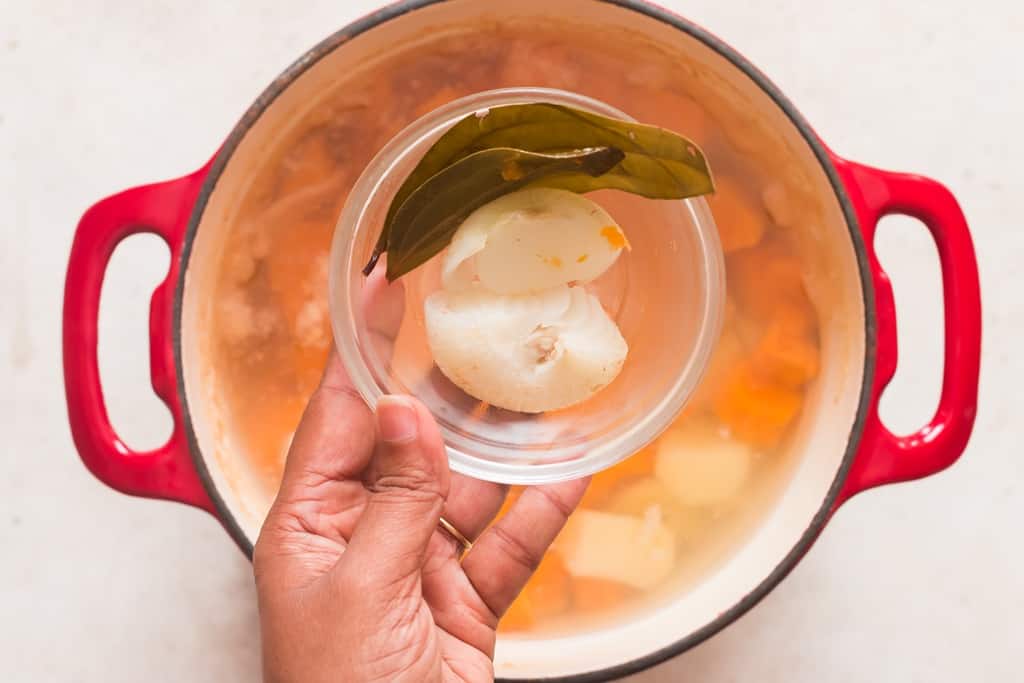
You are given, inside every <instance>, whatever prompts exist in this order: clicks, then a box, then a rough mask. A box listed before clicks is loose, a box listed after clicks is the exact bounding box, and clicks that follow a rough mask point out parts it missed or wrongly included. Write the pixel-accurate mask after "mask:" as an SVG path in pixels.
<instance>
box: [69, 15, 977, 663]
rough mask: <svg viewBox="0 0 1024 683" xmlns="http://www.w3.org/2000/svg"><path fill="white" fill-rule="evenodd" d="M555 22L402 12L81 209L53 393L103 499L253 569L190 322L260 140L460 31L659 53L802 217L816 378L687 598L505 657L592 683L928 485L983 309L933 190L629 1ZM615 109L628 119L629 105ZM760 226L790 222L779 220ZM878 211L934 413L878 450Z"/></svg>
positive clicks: (755, 595)
mask: <svg viewBox="0 0 1024 683" xmlns="http://www.w3.org/2000/svg"><path fill="white" fill-rule="evenodd" d="M552 6H553V5H552V3H550V2H545V1H544V0H521V2H518V3H480V2H475V1H473V0H414V1H409V2H402V3H398V4H395V5H392V6H390V7H388V8H386V9H383V10H381V11H379V12H377V13H375V14H373V15H370V16H368V17H366V18H364V19H362V20H360V21H358V22H356V23H354V24H351V25H349V26H348V27H346V28H344V29H343V30H341V31H339V32H338V33H336V34H334V35H333V36H331V37H330V38H328V39H327V40H325V41H324V42H323V43H321V44H320V45H318V46H316V47H315V48H313V49H312V50H311V51H310V52H308V53H307V54H305V55H303V56H302V57H300V58H299V59H298V61H296V62H295V64H294V65H293V66H291V67H290V68H289V69H288V70H287V71H285V72H284V73H283V74H282V75H281V76H280V77H279V78H278V79H277V80H275V81H274V82H273V83H272V84H271V86H270V87H269V88H268V89H267V90H266V91H265V92H264V93H263V94H262V95H261V96H260V97H259V98H258V99H257V100H256V102H255V103H254V104H253V105H252V107H251V108H250V109H249V110H248V111H247V112H246V114H245V115H244V116H243V118H242V119H241V121H240V122H239V123H238V125H237V126H236V127H235V129H234V130H233V131H232V132H231V134H230V136H229V137H228V139H227V141H226V142H225V143H224V145H223V146H222V147H221V149H220V150H219V151H218V152H217V154H216V155H215V156H214V157H213V159H211V160H210V161H209V162H208V163H207V164H206V165H204V166H203V167H202V168H201V169H199V170H198V171H196V172H195V173H192V174H190V175H187V176H185V177H182V178H179V179H176V180H171V181H168V182H164V183H158V184H154V185H147V186H144V187H138V188H135V189H131V190H127V191H125V192H122V193H120V194H117V195H114V196H112V197H108V198H107V199H104V200H102V201H101V202H99V203H97V204H96V205H95V206H93V207H92V208H90V209H89V210H88V211H87V212H86V213H85V215H84V216H83V217H82V219H81V222H80V223H79V225H78V229H77V232H76V235H75V239H74V244H73V246H72V250H71V256H70V262H69V265H68V272H67V283H66V289H65V299H64V329H63V334H64V374H65V385H66V392H67V403H68V413H69V419H70V423H71V429H72V433H73V435H74V439H75V443H76V445H77V448H78V451H79V453H80V455H81V457H82V460H83V461H84V463H85V464H86V466H87V467H88V468H89V469H90V470H91V471H92V472H93V473H94V474H95V475H96V476H97V477H98V478H99V479H100V480H102V481H103V482H105V483H107V484H108V485H110V486H111V487H113V488H115V489H117V490H119V491H122V492H124V493H128V494H131V495H137V496H144V497H150V498H162V499H168V500H175V501H179V502H183V503H187V504H189V505H193V506H196V507H199V508H201V509H204V510H206V511H208V512H210V513H211V514H213V515H215V516H216V517H217V518H218V519H219V520H220V521H221V523H222V524H223V525H224V527H225V528H226V529H227V530H228V532H229V533H230V534H231V536H232V537H233V538H234V540H235V541H236V542H237V543H238V544H239V546H240V547H241V548H242V549H243V550H244V551H245V552H247V553H251V551H252V545H253V542H254V540H255V538H256V536H257V534H258V531H259V527H260V524H261V522H262V511H263V510H265V507H264V506H263V503H262V502H259V501H256V502H254V500H253V494H252V492H251V490H249V489H248V488H247V487H246V486H245V485H244V483H243V484H240V483H239V480H238V478H237V477H236V476H234V474H233V470H235V469H237V467H238V463H237V462H236V460H233V459H232V449H231V444H230V440H227V441H225V439H224V438H223V437H222V435H220V434H219V433H218V431H217V427H216V425H217V423H218V420H219V413H218V407H217V405H216V404H215V402H214V401H212V399H211V398H210V395H209V386H208V383H209V373H207V372H204V370H203V366H202V362H201V361H202V358H203V345H204V344H205V343H208V342H209V340H208V339H207V338H206V337H207V335H205V334H204V330H205V329H206V327H205V324H204V321H206V320H208V319H209V316H210V311H209V299H210V298H211V297H210V291H211V286H212V282H213V280H212V278H213V277H214V273H213V270H214V267H215V265H216V262H217V254H218V253H219V252H218V250H219V249H220V248H221V247H222V246H223V238H224V236H223V233H224V232H225V230H224V229H223V226H224V225H226V224H228V223H229V222H230V221H229V218H230V212H231V208H232V206H233V204H232V203H233V202H234V201H236V200H237V197H238V195H239V193H240V192H241V189H240V188H242V187H243V186H244V183H245V180H246V177H247V169H250V168H251V167H252V165H253V164H254V163H256V161H257V160H258V157H259V154H260V152H261V150H262V149H263V148H265V147H266V146H267V141H269V140H272V139H274V137H275V136H276V135H279V134H281V131H282V130H284V129H285V128H286V126H287V124H288V122H289V121H290V120H291V119H292V118H293V117H294V115H295V112H296V111H297V110H299V109H300V108H301V106H302V104H303V103H304V102H305V101H307V100H308V99H309V98H310V97H312V96H313V95H314V94H315V93H317V92H318V91H320V90H322V89H324V88H326V87H329V85H330V83H331V82H332V80H336V79H338V78H342V77H344V76H345V74H346V73H348V72H349V71H351V70H352V69H355V68H357V67H360V66H361V65H366V64H371V63H372V62H373V59H374V58H376V57H377V56H379V55H381V54H384V53H387V52H388V51H391V50H395V49H398V47H399V46H402V45H411V44H413V43H416V42H417V41H421V40H423V39H424V36H431V35H436V34H439V33H444V32H445V31H452V32H454V31H455V29H456V28H457V27H461V28H460V29H459V30H465V31H469V32H472V31H473V30H474V28H473V27H475V26H483V25H496V24H506V23H515V22H526V23H527V24H529V23H530V22H544V21H548V20H551V21H557V20H558V19H559V18H560V17H561V18H563V20H564V17H571V18H572V19H571V21H572V24H573V25H574V26H584V27H587V28H588V30H590V31H592V32H593V33H592V35H601V36H607V37H608V38H609V39H610V40H615V37H616V36H618V35H621V36H626V35H628V36H630V37H631V39H637V37H640V38H643V39H644V40H649V41H651V43H652V44H657V45H658V46H659V49H661V50H663V51H664V52H665V54H671V55H673V60H674V62H673V63H674V64H676V65H677V66H678V70H679V72H678V74H677V75H679V76H680V78H685V79H687V82H688V83H691V84H692V85H693V88H694V89H695V91H696V92H697V93H698V94H699V95H700V97H701V98H702V102H706V103H707V104H708V106H709V107H712V108H713V109H714V110H715V112H716V115H717V116H718V117H719V118H720V119H721V120H722V121H723V128H724V130H725V132H726V134H727V135H728V136H729V137H730V139H732V142H733V143H734V144H735V145H737V146H738V147H741V148H742V147H746V148H748V149H749V150H750V153H751V154H757V153H758V150H759V149H761V150H763V149H770V150H771V154H772V158H773V159H774V160H776V161H777V162H778V168H779V176H780V178H781V179H782V180H781V181H780V182H782V183H783V185H782V187H781V191H782V194H783V196H784V197H786V198H788V201H791V202H797V200H798V199H799V202H802V203H801V204H799V207H798V208H799V211H798V213H799V215H800V216H801V217H803V218H805V219H806V220H804V221H803V225H802V226H795V227H793V228H792V229H793V230H795V231H797V233H796V234H797V238H798V240H801V241H802V243H803V244H805V246H806V255H807V259H806V260H807V262H808V263H809V264H812V265H813V264H817V265H816V266H815V267H816V268H817V273H814V272H812V273H809V275H808V277H810V278H812V279H815V281H816V282H817V283H818V285H819V286H818V287H817V288H816V289H817V291H818V292H819V300H817V301H816V302H815V303H816V305H817V307H818V310H819V312H822V311H827V312H828V314H827V315H822V323H821V324H822V329H821V336H822V362H821V366H822V367H821V373H820V375H819V377H818V379H817V380H816V382H815V385H814V387H813V389H812V392H811V394H810V400H809V402H808V404H807V406H806V407H805V410H804V413H803V415H802V417H801V418H800V421H799V424H798V425H797V427H796V429H795V435H794V438H793V440H792V443H793V446H792V447H793V448H797V449H799V454H800V456H799V458H798V460H797V464H796V466H795V469H794V472H793V474H792V476H791V478H790V481H789V483H788V486H787V487H786V490H785V491H784V493H783V494H782V495H781V497H780V499H779V500H778V501H777V502H776V503H775V504H774V505H773V506H772V508H771V510H770V511H769V512H768V513H767V514H766V517H765V519H764V520H763V521H762V522H761V524H760V526H759V527H758V529H757V531H756V532H755V533H753V535H751V536H750V538H748V539H747V540H746V541H745V543H744V544H743V546H742V547H741V548H740V549H739V550H737V551H736V552H735V553H734V554H733V555H732V556H730V557H729V559H728V560H727V561H726V562H725V563H724V564H722V565H721V566H720V567H719V568H718V569H717V570H716V571H714V572H713V574H712V575H710V576H708V577H707V578H706V579H705V580H703V581H702V582H701V583H700V584H699V585H698V586H697V587H695V588H694V589H693V590H690V591H687V592H685V593H684V594H680V595H677V596H675V597H673V598H671V599H666V601H665V602H664V603H663V604H661V606H659V607H658V608H657V609H652V610H649V611H647V612H645V613H642V614H637V615H635V616H634V617H633V618H631V619H628V620H625V621H623V622H620V623H616V624H614V625H607V626H602V627H600V628H597V629H595V630H590V631H588V632H586V633H580V634H575V635H573V634H570V635H565V636H561V637H556V638H553V637H545V638H537V639H531V638H529V637H521V638H514V639H513V638H502V639H500V640H499V644H498V649H497V653H496V656H495V666H496V672H497V675H498V676H499V677H503V678H507V679H509V680H537V679H545V680H556V679H557V680H574V681H583V680H606V679H609V678H613V677H616V676H621V675H625V674H628V673H631V672H635V671H638V670H640V669H643V668H645V667H648V666H651V665H653V664H655V663H658V662H660V661H663V660H665V659H667V658H669V657H672V656H674V655H677V654H679V653H680V652H682V651H684V650H686V649H687V648H690V647H692V646H694V645H695V644H697V643H699V642H701V641H702V640H704V639H706V638H708V637H709V636H711V635H712V634H714V633H715V632H717V631H718V630H720V629H722V628H723V627H724V626H726V625H727V624H729V623H730V622H732V621H734V620H735V619H737V618H738V617H739V616H740V615H742V614H743V613H744V612H745V611H746V610H748V609H750V607H752V606H753V605H754V604H755V603H757V602H758V601H759V600H760V599H761V598H763V597H764V596H765V594H767V593H768V591H770V590H771V589H772V588H773V587H774V586H775V585H777V584H778V582H779V581H781V580H782V578H784V577H785V576H786V575H787V574H788V572H789V571H790V570H791V569H792V568H793V566H794V565H795V564H796V563H797V562H798V561H799V560H800V558H801V557H802V556H803V555H804V553H806V552H807V550H808V548H809V547H810V545H811V544H812V543H813V542H814V539H815V538H816V537H817V536H818V534H819V533H820V532H821V530H822V528H823V527H824V526H825V524H826V522H827V521H828V519H829V518H830V516H831V515H832V514H833V513H834V512H835V510H836V509H837V508H838V507H839V506H840V505H842V504H844V503H845V502H846V501H847V500H849V499H850V498H851V497H852V496H854V495H855V494H857V493H859V492H861V491H864V490H866V489H869V488H872V487H875V486H880V485H883V484H889V483H894V482H900V481H906V480H910V479H915V478H920V477H924V476H928V475H931V474H934V473H936V472H939V471H940V470H943V469H945V468H946V467H948V466H950V465H951V464H952V463H953V462H955V461H956V459H957V458H958V457H959V456H960V454H961V453H962V452H963V450H964V448H965V446H966V444H967V441H968V438H969V435H970V432H971V428H972V425H973V422H974V416H975V410H976V398H977V384H978V366H979V356H980V343H981V303H980V293H979V286H978V273H977V264H976V261H975V256H974V250H973V246H972V243H971V237H970V234H969V232H968V228H967V225H966V222H965V220H964V216H963V214H962V212H961V210H960V207H959V206H958V205H957V202H956V200H955V199H954V198H953V196H952V195H951V194H950V192H949V191H948V190H947V189H946V188H945V187H943V186H942V185H940V184H938V183H936V182H935V181H932V180H929V179H926V178H922V177H920V176H916V175H906V174H900V173H891V172H886V171H880V170H877V169H873V168H869V167H866V166H863V165H860V164H857V163H853V162H851V161H848V160H845V159H842V158H840V157H838V156H837V155H835V154H834V153H833V152H831V151H830V150H829V149H828V148H827V147H826V146H825V145H824V144H823V143H822V141H821V140H819V139H818V137H817V136H816V135H815V134H814V132H813V131H812V130H811V128H810V126H809V125H808V124H807V122H806V121H804V119H803V118H802V117H801V116H800V114H799V113H798V112H797V111H796V109H795V108H794V107H793V105H792V104H791V103H790V102H789V101H788V100H787V99H786V98H785V96H783V95H782V93H780V92H779V91H778V89H777V88H776V87H775V86H774V85H772V84H771V83H770V82H769V81H768V79H767V78H766V77H765V76H764V75H763V74H761V73H760V72H759V71H757V69H756V68H755V67H753V66H752V65H751V64H749V63H748V62H747V61H746V60H745V59H744V58H743V57H741V56H740V55H739V54H738V53H737V52H736V51H735V50H733V49H732V48H730V47H728V46H727V45H725V44H724V43H722V41H720V40H719V39H717V38H715V37H714V36H711V35H709V34H708V33H707V32H706V31H704V30H702V29H700V28H699V27H697V26H695V25H693V24H692V23H690V22H688V21H686V20H685V19H682V18H680V17H677V16H675V15H672V14H670V13H668V12H667V11H665V10H662V9H659V8H656V7H654V6H652V5H648V4H645V3H643V2H638V1H636V0H565V2H560V3H558V4H557V7H558V9H557V11H555V10H552V9H551V7H552ZM570 49H571V46H570ZM624 66H629V65H624ZM642 67H643V65H642V64H640V65H631V66H630V67H629V69H623V72H624V73H625V72H629V73H633V72H636V73H641V74H642V77H643V78H657V74H650V73H646V72H643V69H642ZM496 85H498V84H496ZM502 85H503V84H502ZM519 85H553V86H556V87H557V86H559V85H562V84H558V83H553V84H549V83H520V84H519ZM611 104H613V105H618V104H619V103H616V102H615V101H612V102H611ZM623 104H624V105H626V106H623V108H624V109H626V110H627V111H628V103H623ZM356 172H357V173H358V169H357V170H356ZM775 198H776V199H778V196H776V197H775ZM766 199H767V197H766ZM776 208H777V209H778V212H779V213H781V214H786V213H787V211H786V208H787V207H786V206H780V207H776ZM790 208H792V207H790ZM789 213H793V212H792V211H790V212H789ZM893 213H901V214H906V215H910V216H913V217H915V218H918V219H920V220H921V221H922V222H923V223H924V225H925V226H926V227H927V228H928V230H929V232H930V233H931V235H932V237H933V239H934V241H935V244H936V246H937V247H938V254H939V258H940V262H941V269H942V281H943V288H942V293H943V299H944V304H945V363H944V368H943V373H944V375H943V385H942V395H941V400H940V403H939V407H938V410H937V411H936V413H935V415H934V417H933V418H932V420H931V421H930V422H929V423H928V424H927V425H925V426H924V427H922V428H921V429H919V430H917V431H916V432H914V433H912V434H909V435H904V436H897V435H894V434H892V433H891V432H890V431H889V430H887V429H886V428H885V427H884V426H883V425H882V423H881V422H880V420H879V417H878V410H877V406H878V399H879V396H880V394H881V392H882V391H883V390H884V388H885V386H886V385H887V383H888V382H889V380H890V379H891V378H892V376H893V373H894V372H895V369H896V364H897V352H896V348H897V344H896V319H895V310H894V305H893V294H892V289H891V287H890V284H889V281H888V278H887V277H886V275H885V273H884V272H883V271H882V269H881V267H880V266H879V263H878V261H877V259H876V257H875V253H874V248H873V245H872V242H873V237H874V232H875V227H876V224H877V222H878V220H879V219H880V218H881V217H883V216H885V215H888V214H893ZM782 220H785V217H784V216H783V218H782ZM801 231H802V232H801ZM140 232H150V233H154V234H157V235H159V236H161V237H162V238H163V239H164V240H165V241H166V242H167V244H168V246H169V247H170V249H171V253H172V259H171V267H170V272H169V273H168V275H167V278H166V279H165V280H164V282H163V283H162V284H161V285H160V286H159V287H158V288H157V289H156V291H155V292H154V294H153V298H152V305H151V310H150V343H151V372H152V382H153V388H154V390H155V391H156V393H157V394H158V395H159V396H160V398H161V399H162V400H163V401H164V402H165V403H166V404H167V406H168V408H169V409H170V410H171V412H172V414H173V417H174V431H173V434H172V435H171V438H170V439H169V440H168V442H167V443H166V444H164V445H163V446H161V447H160V448H157V449H155V450H153V451H149V452H135V451H132V450H131V449H130V448H128V447H127V446H126V445H125V444H124V443H123V442H122V441H121V440H120V438H119V437H118V436H117V434H116V433H115V431H114V429H113V428H112V426H111V424H110V421H109V419H108V416H107V412H106V409H105V407H104V401H103V394H102V388H101V386H100V380H99V373H98V368H97V353H96V351H97V312H98V305H99V296H100V289H101V284H102V281H103V276H104V271H105V269H106V266H107V263H108V261H109V259H110V256H111V253H112V252H113V250H114V248H115V246H116V245H117V244H118V242H119V241H121V240H122V239H124V238H125V237H127V236H129V235H132V234H135V233H140Z"/></svg>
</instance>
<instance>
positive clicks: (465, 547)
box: [437, 517, 473, 554]
mask: <svg viewBox="0 0 1024 683" xmlns="http://www.w3.org/2000/svg"><path fill="white" fill-rule="evenodd" d="M437 523H438V526H440V527H441V528H442V529H444V530H445V531H447V532H448V535H449V536H451V537H452V538H454V539H455V542H456V543H458V544H459V545H460V546H462V552H461V553H460V554H465V553H468V552H469V551H470V550H472V549H473V542H472V541H470V540H469V539H468V538H466V537H465V536H463V535H462V532H461V531H459V530H458V529H456V528H455V525H453V524H452V523H451V522H449V521H448V520H447V519H445V518H444V517H441V518H440V519H439V520H438V521H437Z"/></svg>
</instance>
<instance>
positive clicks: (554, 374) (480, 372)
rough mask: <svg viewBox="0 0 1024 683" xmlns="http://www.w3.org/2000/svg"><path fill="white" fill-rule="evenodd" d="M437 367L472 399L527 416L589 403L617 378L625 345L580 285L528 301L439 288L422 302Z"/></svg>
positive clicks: (472, 290) (525, 297) (530, 297)
mask: <svg viewBox="0 0 1024 683" xmlns="http://www.w3.org/2000/svg"><path fill="white" fill-rule="evenodd" d="M424 312H425V322H426V328H427V335H428V342H429V344H430V349H431V352H432V353H433V356H434V362H435V363H437V366H438V368H440V369H441V372H443V373H444V374H445V376H446V377H448V379H450V380H451V381H452V382H454V383H455V384H456V385H457V386H458V387H459V388H461V389H462V390H463V391H465V392H466V393H467V394H470V395H471V396H474V397H476V398H477V399H479V400H481V401H484V402H486V403H490V404H491V405H494V406H497V407H499V408H505V409H507V410H515V411H520V412H525V413H540V412H544V411H548V410H557V409H559V408H565V407H568V406H571V405H575V404H577V403H580V402H581V401H584V400H586V399H587V398H589V397H590V396H592V395H593V394H594V393H596V392H598V391H600V390H601V389H602V388H604V387H605V386H607V385H608V384H609V383H610V382H611V381H612V380H613V379H615V377H616V376H617V375H618V373H619V370H621V369H622V364H623V362H624V361H625V358H626V352H627V350H628V349H627V346H626V342H625V340H624V339H623V338H622V334H621V333H620V332H619V328H618V327H616V326H615V323H614V322H612V320H611V319H610V318H609V317H608V314H607V313H606V312H605V310H604V308H602V306H601V303H600V302H599V301H598V300H597V298H596V297H594V296H593V295H592V294H589V293H587V292H586V291H585V290H584V289H583V288H582V287H568V286H566V285H561V286H558V287H554V288H550V289H547V290H545V291H542V292H539V293H536V294H528V295H500V294H494V293H492V292H490V291H487V290H486V289H484V288H483V287H480V286H476V287H471V288H469V289H466V290H463V291H447V290H440V291H438V292H435V293H434V294H432V295H430V296H429V297H428V298H427V300H426V302H425V304H424Z"/></svg>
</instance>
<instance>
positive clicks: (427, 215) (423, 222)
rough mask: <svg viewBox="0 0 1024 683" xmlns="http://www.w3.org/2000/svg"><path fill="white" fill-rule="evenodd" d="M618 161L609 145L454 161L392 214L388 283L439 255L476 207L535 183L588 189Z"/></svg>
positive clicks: (494, 151)
mask: <svg viewBox="0 0 1024 683" xmlns="http://www.w3.org/2000/svg"><path fill="white" fill-rule="evenodd" d="M623 158H624V155H623V153H622V151H621V150H618V149H616V148H613V147H595V148H589V149H583V150H574V151H571V152H556V153H552V154H538V153H535V152H528V151H525V150H521V149H512V148H509V147H497V148H490V149H485V150H481V151H478V152H474V153H473V154H470V155H468V156H465V157H463V158H461V159H459V160H458V161H456V162H454V163H452V164H450V165H448V166H447V167H445V168H444V169H443V170H442V171H440V172H439V173H436V174H434V175H433V176H431V177H430V178H429V179H428V180H427V181H426V182H424V183H422V184H421V185H420V186H419V187H418V188H416V189H415V190H413V192H412V193H410V194H409V196H408V197H407V198H406V199H405V201H404V202H403V203H402V205H401V206H400V207H399V208H398V210H397V211H396V212H395V216H394V220H393V221H392V223H391V231H390V236H389V244H388V249H387V252H388V267H387V278H388V280H389V281H394V280H396V279H398V278H400V277H401V276H402V275H405V274H406V273H408V272H409V271H411V270H413V269H414V268H417V267H419V266H420V265H422V264H424V263H426V262H427V261H429V260H430V259H431V258H432V257H433V256H434V255H436V254H438V253H440V252H441V251H442V250H443V249H444V248H445V247H447V246H448V243H449V242H450V241H451V239H452V235H454V234H455V231H456V230H457V229H458V227H459V226H460V225H461V224H462V222H463V221H464V220H466V218H467V217H468V216H469V215H470V214H471V213H473V212H474V211H476V210H477V209H478V208H480V207H481V206H483V205H485V204H488V203H489V202H492V201H494V200H495V199H498V198H499V197H502V196H504V195H506V194H509V193H511V192H515V191H516V190H520V189H523V188H526V187H535V186H537V185H543V186H544V187H552V188H565V189H569V188H583V187H587V186H588V181H590V182H592V183H596V182H597V181H598V179H599V178H601V177H602V176H604V175H606V174H607V173H608V172H609V171H610V170H611V169H612V168H614V167H615V166H617V165H618V164H619V163H620V162H621V161H622V160H623ZM597 187H598V186H597V185H596V184H595V187H594V189H597ZM370 268H372V265H371V266H370Z"/></svg>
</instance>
